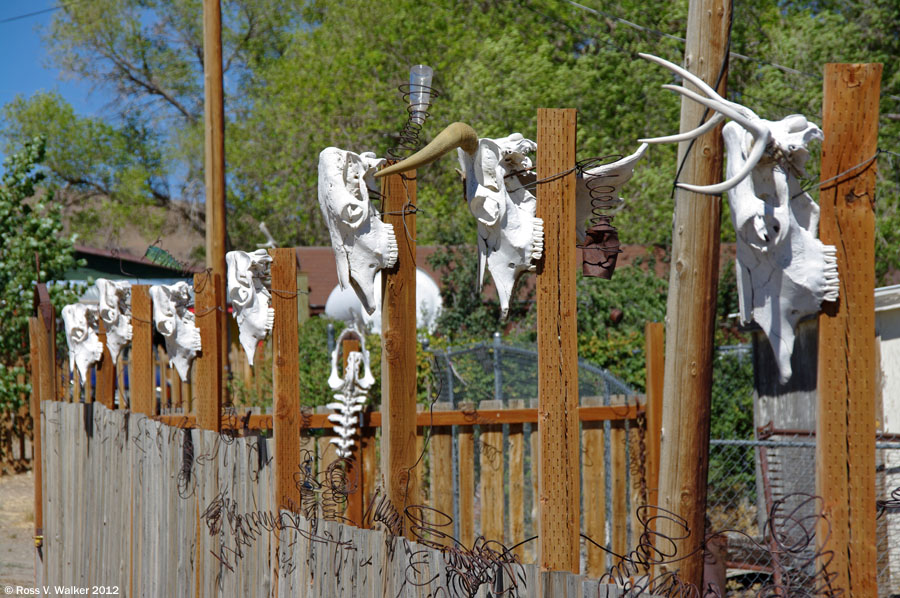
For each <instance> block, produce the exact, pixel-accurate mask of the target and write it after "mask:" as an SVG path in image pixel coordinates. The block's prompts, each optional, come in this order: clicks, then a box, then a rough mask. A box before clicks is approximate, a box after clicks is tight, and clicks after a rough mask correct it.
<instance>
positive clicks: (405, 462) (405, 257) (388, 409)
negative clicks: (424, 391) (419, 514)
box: [381, 171, 419, 513]
mask: <svg viewBox="0 0 900 598" xmlns="http://www.w3.org/2000/svg"><path fill="white" fill-rule="evenodd" d="M382 193H383V194H384V215H383V218H384V221H385V223H387V224H392V225H393V226H394V234H395V235H396V237H397V248H398V258H397V264H396V265H395V266H394V267H393V268H391V269H390V270H383V271H382V273H381V281H382V289H383V290H382V293H383V294H382V301H381V322H382V324H381V326H382V333H381V338H382V339H383V340H382V358H381V413H382V420H381V421H382V424H381V425H382V428H381V471H382V473H383V475H384V484H385V493H386V494H387V497H388V498H389V499H390V501H391V503H392V504H393V505H394V507H395V508H396V509H397V510H398V511H399V512H400V513H403V510H404V509H405V508H406V507H407V506H408V505H409V504H412V502H415V501H416V500H417V497H418V496H419V487H418V484H419V482H418V480H417V479H416V475H415V471H414V469H413V467H414V466H415V463H416V460H417V459H418V455H417V454H416V344H417V343H418V340H417V339H416V246H415V242H414V241H413V239H415V237H416V216H415V214H404V212H406V209H407V208H408V207H409V206H408V205H407V204H412V205H415V203H416V173H415V171H410V172H408V173H404V174H398V175H393V176H388V177H385V178H384V182H383V186H382ZM404 222H405V223H406V224H405V226H404Z"/></svg>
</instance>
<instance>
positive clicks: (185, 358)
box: [150, 282, 200, 382]
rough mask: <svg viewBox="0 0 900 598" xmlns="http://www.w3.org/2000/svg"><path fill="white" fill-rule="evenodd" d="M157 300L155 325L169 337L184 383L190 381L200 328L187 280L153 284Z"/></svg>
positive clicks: (152, 293)
mask: <svg viewBox="0 0 900 598" xmlns="http://www.w3.org/2000/svg"><path fill="white" fill-rule="evenodd" d="M150 298H151V299H153V324H154V325H155V326H156V330H157V331H158V332H159V333H160V334H162V335H163V337H164V338H165V339H166V353H168V354H169V362H170V363H171V364H172V365H174V366H175V369H176V370H178V376H179V377H180V378H181V381H182V382H187V381H188V373H189V372H190V370H191V362H192V361H193V360H194V357H196V356H197V353H199V352H200V330H199V329H198V328H197V326H196V325H195V324H194V314H193V313H191V312H190V311H188V305H189V304H190V301H191V288H190V287H189V286H188V284H187V283H186V282H176V283H175V284H171V285H164V284H161V285H153V286H151V287H150Z"/></svg>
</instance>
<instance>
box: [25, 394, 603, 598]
mask: <svg viewBox="0 0 900 598" xmlns="http://www.w3.org/2000/svg"><path fill="white" fill-rule="evenodd" d="M521 411H528V410H521ZM451 413H452V412H451ZM445 417H448V418H449V417H454V416H445ZM507 417H508V418H510V419H514V420H515V419H522V418H523V417H522V416H520V415H507ZM445 421H446V420H445ZM41 430H42V444H43V471H44V475H43V497H44V504H45V506H44V509H43V514H44V519H43V521H44V542H43V557H44V558H43V564H44V570H43V572H42V577H43V580H44V583H45V584H48V583H49V584H57V585H60V584H61V585H73V586H78V587H90V586H96V585H100V586H106V587H110V586H112V588H113V589H115V590H118V592H120V595H123V596H161V595H172V596H175V595H187V594H188V593H190V594H192V595H195V596H236V595H244V596H293V595H297V594H298V593H299V595H301V596H302V595H310V596H334V597H341V596H348V597H349V596H353V597H356V596H388V595H390V596H409V597H413V596H415V597H418V596H422V597H424V596H434V595H441V592H442V591H443V592H444V593H445V595H448V596H453V595H472V596H488V595H489V592H492V591H493V592H496V591H498V590H501V589H504V588H510V587H513V586H514V587H515V593H512V594H511V595H518V596H537V595H538V594H537V593H536V589H537V587H538V584H537V577H538V575H539V573H538V568H537V566H536V565H534V564H530V563H521V562H519V559H518V558H515V556H514V555H512V554H508V553H507V554H504V553H503V550H502V549H499V550H497V547H494V548H495V551H494V552H493V553H488V551H484V550H482V551H481V552H479V553H478V554H479V558H475V557H474V556H473V554H474V553H473V552H471V551H470V550H460V549H459V547H450V548H449V549H448V548H446V547H445V545H446V541H445V540H444V539H442V538H441V537H440V532H443V531H446V526H443V525H442V523H443V522H442V520H440V518H437V517H434V516H431V515H428V514H423V515H421V516H418V520H419V521H420V522H421V527H422V528H423V529H420V530H419V531H417V532H416V533H417V534H418V539H419V542H410V541H409V540H407V539H406V538H404V537H402V535H392V534H389V533H387V532H386V531H384V528H385V527H387V528H390V527H391V526H392V525H393V523H392V522H393V521H395V519H393V515H392V514H391V513H390V512H389V511H386V510H385V503H384V502H380V501H378V499H377V497H376V499H375V501H374V502H373V505H372V508H371V509H369V512H368V513H367V514H366V515H365V516H364V520H362V521H361V522H360V523H363V524H364V525H367V526H372V527H375V528H381V529H380V530H379V529H363V528H360V527H356V526H353V525H348V524H347V523H346V522H342V521H337V520H334V519H335V515H336V513H334V512H333V513H331V515H330V516H331V518H332V520H328V519H326V516H327V515H328V513H327V511H328V495H327V491H328V487H327V486H324V485H321V482H322V478H321V476H317V475H315V474H314V473H312V472H310V475H309V478H307V479H304V480H301V483H302V484H306V485H307V486H308V487H309V492H308V493H306V494H304V495H303V504H302V505H301V509H300V510H301V512H303V513H304V514H306V515H307V516H305V517H304V516H302V515H298V514H295V513H291V512H289V511H282V512H280V511H279V509H278V506H277V504H276V502H275V499H274V472H275V470H276V465H275V463H274V462H273V460H272V458H271V457H268V455H272V454H274V451H273V450H272V446H273V444H274V442H277V441H276V440H273V439H272V438H271V437H268V436H266V435H258V434H248V435H247V436H243V437H240V436H238V437H232V436H231V435H230V434H219V433H215V432H212V431H204V430H198V429H192V428H190V427H179V426H173V425H168V424H166V423H164V422H161V421H159V420H157V419H153V418H150V417H147V416H144V415H141V414H134V413H130V412H129V411H125V410H110V409H107V408H106V407H105V406H103V405H99V404H91V403H86V404H85V403H81V404H76V403H63V402H58V401H44V402H43V404H42V420H41ZM482 484H484V481H482ZM307 494H308V495H307ZM586 499H587V495H586ZM307 501H309V502H307ZM500 502H502V501H500ZM407 521H410V522H411V521H413V518H412V517H407ZM429 522H430V525H429ZM473 546H481V547H482V548H484V547H490V543H487V544H484V543H481V544H479V543H476V542H474V541H473V542H472V544H468V545H466V546H464V547H463V548H468V549H471V548H472V547H473ZM544 584H545V585H546V584H551V587H552V588H556V590H552V593H550V594H544V595H552V596H564V595H568V596H607V595H608V596H619V595H620V594H619V588H616V587H615V586H607V585H603V584H599V582H597V581H596V580H590V579H589V578H587V577H585V576H579V575H574V574H569V573H564V572H554V573H553V574H550V575H549V576H548V577H547V578H545V580H544ZM477 586H480V589H478V590H477V591H474V592H470V590H473V589H474V588H475V587H477ZM188 588H190V590H188ZM439 588H443V590H440V589H439ZM557 590H558V591H559V592H560V593H555V592H556V591H557ZM563 590H566V592H567V593H566V592H563Z"/></svg>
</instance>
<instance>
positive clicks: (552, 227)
mask: <svg viewBox="0 0 900 598" xmlns="http://www.w3.org/2000/svg"><path fill="white" fill-rule="evenodd" d="M575 115H576V111H575V110H574V109H564V110H556V109H547V108H540V109H538V117H537V118H538V131H537V137H538V138H537V146H538V149H537V151H538V156H537V163H538V175H537V176H538V179H539V180H544V179H547V180H546V181H545V182H544V183H543V184H541V185H538V188H537V195H538V202H537V205H538V208H537V209H538V216H539V217H540V218H542V219H543V221H544V255H543V259H542V260H541V261H540V262H539V263H538V266H537V337H538V400H539V404H538V411H539V414H538V419H539V420H540V431H539V438H540V444H541V459H540V460H539V461H538V468H537V470H538V494H539V499H538V504H539V516H538V527H539V531H538V538H539V540H538V542H539V551H540V565H541V568H542V569H550V570H559V571H572V572H574V573H578V572H579V569H580V562H579V535H578V533H579V530H580V529H581V525H580V516H579V514H580V511H581V509H580V504H581V501H580V496H579V492H580V487H579V484H578V464H579V446H578V444H579V443H578V440H579V428H580V426H579V423H578V350H577V330H576V322H575V320H576V318H575V315H576V312H577V307H576V303H575V245H574V244H573V243H572V239H573V237H574V235H575V172H574V169H572V165H573V164H575V121H576V116H575ZM560 173H564V174H560Z"/></svg>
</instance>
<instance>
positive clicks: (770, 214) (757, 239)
mask: <svg viewBox="0 0 900 598" xmlns="http://www.w3.org/2000/svg"><path fill="white" fill-rule="evenodd" d="M641 57H643V58H645V59H647V60H650V61H652V62H655V63H657V64H660V65H662V66H665V67H666V68H668V69H669V70H671V71H673V72H674V73H676V74H678V75H680V76H681V77H683V78H684V79H686V80H688V81H690V82H691V83H692V84H694V85H695V86H696V87H697V88H698V89H700V90H701V91H702V92H703V95H701V94H698V93H696V92H694V91H691V90H689V89H685V88H684V87H677V86H672V85H664V86H663V87H665V88H666V89H670V90H672V91H675V92H677V93H680V94H682V95H684V96H687V97H688V98H690V99H692V100H694V101H697V102H699V103H701V104H703V105H704V106H707V107H708V108H710V109H711V110H713V111H715V113H716V115H715V117H713V118H712V119H710V120H709V121H707V122H706V123H705V124H703V125H701V126H700V127H699V128H697V129H694V130H693V131H689V132H687V133H684V134H681V135H672V136H669V137H659V138H654V139H644V140H642V141H645V142H647V143H663V142H678V141H685V140H688V139H691V138H694V137H697V136H699V135H702V134H703V133H705V132H706V131H708V130H710V129H712V128H713V126H715V125H716V124H718V123H719V122H721V121H722V120H724V119H725V118H726V117H727V118H730V119H732V122H729V123H728V124H726V125H725V127H724V128H723V129H722V137H723V139H724V141H725V150H726V155H727V157H728V163H727V166H726V180H725V181H724V182H722V183H719V184H717V185H710V186H695V185H688V184H684V183H678V186H679V187H681V188H683V189H686V190H688V191H693V192H695V193H706V194H712V195H718V194H720V193H724V192H725V191H728V205H729V206H730V208H731V220H732V224H733V225H734V229H735V232H736V234H737V260H736V261H737V264H736V265H737V270H738V272H737V274H738V297H739V300H740V315H741V321H742V322H744V323H749V322H750V321H751V320H754V321H756V323H757V324H759V326H760V327H761V328H762V329H763V331H765V333H766V336H767V337H768V339H769V343H770V344H771V346H772V350H773V352H774V353H775V358H776V361H777V362H778V368H779V374H780V378H781V381H782V383H785V382H787V381H788V380H789V379H790V377H791V373H792V372H791V354H792V353H793V349H794V334H795V333H794V330H795V328H796V326H797V323H798V322H799V321H800V319H801V318H802V317H803V316H805V315H807V314H812V313H816V312H817V311H819V309H820V307H821V304H822V302H823V301H836V300H837V298H838V271H837V257H836V253H835V248H834V247H833V246H831V245H824V244H823V243H822V242H821V241H819V239H818V238H817V234H818V226H819V206H818V205H816V204H815V203H814V202H813V200H812V197H810V196H809V194H808V193H806V191H804V190H803V189H802V188H801V186H800V181H799V180H798V177H802V176H805V175H806V172H805V170H804V169H805V165H806V162H807V160H808V159H809V152H808V151H807V149H806V146H807V144H809V142H811V141H813V140H816V139H817V140H820V141H821V140H822V139H823V138H824V137H823V135H822V131H821V130H820V129H819V127H817V126H816V125H814V124H812V123H810V122H808V121H807V120H806V118H805V117H803V116H802V115H799V114H795V115H792V116H787V117H785V118H783V119H781V120H780V121H770V120H765V119H763V118H760V117H759V116H757V115H756V114H755V113H754V112H753V111H751V110H750V109H748V108H746V107H744V106H741V105H740V104H736V103H734V102H730V101H728V100H725V99H724V98H722V97H720V96H719V95H718V94H717V93H716V92H715V91H714V90H713V89H712V88H711V87H710V86H708V85H707V84H706V83H704V82H703V81H702V80H701V79H699V78H698V77H696V76H695V75H693V74H691V73H690V72H688V71H686V70H685V69H683V68H681V67H678V66H676V65H674V64H672V63H670V62H668V61H665V60H663V59H661V58H657V57H655V56H650V55H647V54H641Z"/></svg>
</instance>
